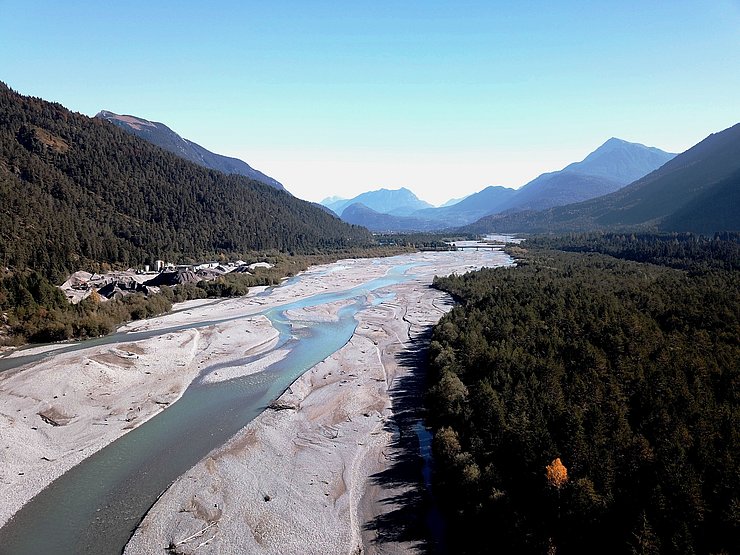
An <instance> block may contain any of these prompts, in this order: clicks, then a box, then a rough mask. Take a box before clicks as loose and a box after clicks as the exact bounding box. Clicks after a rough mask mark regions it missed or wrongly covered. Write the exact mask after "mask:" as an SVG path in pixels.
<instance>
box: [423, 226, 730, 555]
mask: <svg viewBox="0 0 740 555" xmlns="http://www.w3.org/2000/svg"><path fill="white" fill-rule="evenodd" d="M527 243H528V244H525V248H527V249H528V250H527V252H526V253H525V254H524V257H523V259H522V260H520V264H519V267H517V268H514V269H503V268H502V269H484V270H482V271H480V272H475V273H470V274H466V275H463V276H452V277H450V278H441V279H437V280H435V285H436V286H437V287H439V288H440V289H443V290H445V291H448V292H450V293H451V294H453V295H454V296H455V297H456V298H457V299H458V301H459V303H460V304H459V306H457V307H456V308H454V309H453V310H452V311H451V312H450V313H449V314H448V315H447V316H445V317H444V318H443V319H442V320H441V321H440V323H439V324H438V325H437V326H436V328H435V331H434V335H433V341H432V344H431V349H430V356H431V368H432V371H431V372H432V375H431V381H430V387H429V390H428V396H427V399H428V407H429V415H430V421H431V423H432V425H433V427H434V429H435V439H434V448H435V455H436V459H435V461H436V467H437V472H436V483H437V486H438V489H437V491H438V492H439V493H440V495H441V496H442V499H443V505H444V506H445V507H446V509H447V514H448V516H449V518H450V530H451V531H450V536H451V537H450V538H449V544H450V545H455V546H456V550H458V546H459V552H461V553H488V552H492V551H500V552H502V553H515V552H516V553H546V552H554V550H556V551H557V552H558V553H595V552H598V553H677V554H678V553H730V552H733V550H734V549H736V546H738V545H740V537H739V536H738V527H737V523H738V521H739V520H740V499H739V498H738V495H739V492H740V402H739V401H740V398H739V396H740V393H739V390H738V386H740V345H739V343H738V337H740V321H739V318H740V316H739V313H740V275H739V274H738V272H737V268H738V265H737V263H738V257H737V253H738V241H737V236H727V237H716V238H714V239H712V240H702V239H700V238H696V237H694V238H690V237H689V238H686V237H682V238H679V237H677V236H674V237H665V236H663V237H656V236H652V237H651V236H641V237H635V236H629V235H628V236H614V235H610V236H602V237H599V236H595V235H590V236H570V237H567V238H539V239H534V240H531V241H528V242H527ZM532 244H535V245H540V247H537V248H532V247H531V246H530V245H532ZM544 246H547V247H549V248H548V249H544V248H542V247H544ZM566 248H567V249H568V250H570V251H576V252H562V251H559V250H554V249H566ZM603 253H608V254H603ZM624 259H633V260H634V259H637V260H641V262H635V261H633V260H624ZM655 263H660V264H668V265H670V266H671V267H667V266H665V265H656V264H655ZM677 268H682V269H677ZM733 546H735V547H733ZM494 547H495V549H494Z"/></svg>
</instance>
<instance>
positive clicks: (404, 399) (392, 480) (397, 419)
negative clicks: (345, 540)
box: [364, 326, 444, 554]
mask: <svg viewBox="0 0 740 555" xmlns="http://www.w3.org/2000/svg"><path fill="white" fill-rule="evenodd" d="M431 334H432V327H431V326H429V327H427V328H425V329H424V330H422V332H421V333H419V334H417V335H416V336H415V338H414V339H413V340H411V341H409V342H408V343H407V344H406V347H405V348H403V349H402V350H401V351H399V352H398V353H397V354H396V360H397V361H398V364H399V366H401V367H405V368H407V369H408V370H409V371H408V372H407V373H406V374H405V375H403V376H400V377H398V378H396V379H395V381H394V383H393V386H392V388H391V390H390V393H391V395H392V406H393V416H392V417H391V418H389V419H388V421H387V422H386V424H385V429H386V430H387V431H390V432H392V433H393V440H392V442H391V447H390V449H389V450H388V451H387V452H386V453H385V455H386V457H387V458H388V460H389V461H391V464H390V466H389V467H388V468H387V469H386V470H384V471H382V472H379V473H377V474H373V475H372V476H371V477H370V480H371V483H372V484H374V485H376V486H378V487H380V488H382V491H383V494H382V495H381V497H380V500H379V502H380V503H382V504H383V505H389V506H391V507H392V508H391V509H390V510H389V511H388V512H386V513H384V514H381V515H378V516H377V517H375V518H374V519H372V520H371V521H369V522H367V523H366V524H365V525H364V529H365V530H369V531H374V532H375V534H376V537H375V538H374V539H373V540H372V543H373V544H375V545H376V546H377V547H378V548H379V549H380V550H383V551H385V548H386V547H387V548H391V546H390V545H385V546H384V545H383V544H390V543H395V542H410V543H412V544H414V551H415V552H416V553H425V554H427V553H428V554H439V553H443V552H444V548H443V545H442V535H441V534H442V530H441V528H442V523H441V522H440V519H439V517H438V513H437V511H436V508H435V507H434V505H433V503H432V499H431V495H430V492H429V491H428V490H427V488H426V487H425V484H424V478H423V471H424V467H425V463H424V460H423V458H422V456H421V454H420V451H419V436H418V435H417V428H418V426H419V425H420V422H421V419H422V417H423V416H424V411H423V405H424V402H423V394H424V389H425V385H426V377H427V353H428V346H429V341H430V339H431ZM390 551H391V552H393V551H394V550H393V549H390Z"/></svg>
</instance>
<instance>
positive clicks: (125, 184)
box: [0, 83, 375, 282]
mask: <svg viewBox="0 0 740 555" xmlns="http://www.w3.org/2000/svg"><path fill="white" fill-rule="evenodd" d="M0 218H2V222H3V225H2V226H0V268H6V267H7V268H11V269H16V270H24V269H27V268H30V269H32V270H34V271H37V272H39V273H41V274H42V275H44V276H46V277H48V278H50V279H51V280H52V281H56V282H61V281H63V279H64V278H65V277H66V276H67V275H68V274H70V273H72V272H73V271H75V270H78V269H81V268H88V269H92V270H96V271H97V270H98V269H100V267H101V266H102V265H112V266H116V267H123V268H128V267H138V266H142V265H144V264H153V262H154V260H157V259H161V260H168V261H170V262H174V263H189V262H195V261H202V260H207V259H212V258H214V257H216V256H218V255H224V256H229V257H233V259H236V258H240V257H243V256H244V255H245V254H246V253H249V252H251V251H269V250H276V251H279V252H283V253H290V254H318V253H325V252H330V251H333V250H342V249H347V248H356V247H362V246H371V245H374V244H375V241H374V239H373V237H372V235H371V234H370V233H369V232H368V231H367V230H366V229H364V228H360V227H357V226H350V225H348V224H345V223H344V222H342V221H341V220H339V219H338V218H336V217H334V216H332V215H330V214H328V213H326V212H325V211H324V210H322V209H321V208H318V207H316V206H314V205H312V204H311V203H308V202H305V201H303V200H300V199H297V198H295V197H293V196H292V195H290V194H289V193H287V192H285V191H278V190H276V189H274V188H272V187H269V186H267V185H264V184H262V183H259V182H256V181H252V180H250V179H248V178H246V177H243V176H238V175H225V174H223V173H221V172H218V171H215V170H208V169H205V168H202V167H200V166H197V165H195V164H193V163H191V162H188V161H186V160H183V159H181V158H179V157H177V156H175V155H174V154H172V153H170V152H167V151H165V150H163V149H161V148H159V147H156V146H154V145H152V144H150V143H148V142H146V141H145V140H143V139H139V138H137V137H134V136H132V135H130V134H128V133H126V132H124V131H123V130H121V129H119V128H117V127H116V126H114V125H113V124H111V123H109V122H107V121H105V120H101V119H99V118H88V117H86V116H83V115H81V114H76V113H73V112H70V111H69V110H67V109H65V108H64V107H63V106H61V105H60V104H54V103H50V102H46V101H44V100H41V99H38V98H32V97H27V96H22V95H19V94H18V93H16V92H14V91H12V90H11V89H10V88H8V87H7V86H6V85H4V84H2V83H0Z"/></svg>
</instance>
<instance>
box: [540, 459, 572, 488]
mask: <svg viewBox="0 0 740 555" xmlns="http://www.w3.org/2000/svg"><path fill="white" fill-rule="evenodd" d="M545 476H546V477H547V483H548V484H550V485H551V486H552V487H554V488H556V489H558V490H559V489H560V488H562V487H563V486H564V485H565V483H566V482H567V481H568V469H567V468H565V465H564V464H563V462H562V461H561V460H560V457H558V458H557V459H555V460H554V461H552V462H551V463H550V464H548V465H547V466H546V467H545Z"/></svg>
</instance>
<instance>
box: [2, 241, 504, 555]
mask: <svg viewBox="0 0 740 555" xmlns="http://www.w3.org/2000/svg"><path fill="white" fill-rule="evenodd" d="M401 258H402V260H401ZM505 260H507V257H505V255H503V254H502V253H490V252H482V251H481V252H475V251H473V252H466V253H454V252H449V253H419V254H416V255H406V256H404V257H396V259H380V261H377V260H376V261H373V260H345V261H340V262H338V263H335V264H332V265H328V266H322V267H316V268H312V269H311V270H309V271H307V272H305V273H303V274H302V275H301V278H300V279H299V280H294V281H291V282H288V283H286V284H285V285H283V286H281V287H278V288H276V289H274V290H272V291H271V293H270V294H269V295H267V296H261V295H259V294H257V293H258V291H255V292H254V293H252V294H250V295H249V296H247V297H244V298H240V299H230V300H226V301H220V302H217V303H213V302H212V301H209V302H204V301H192V302H191V303H190V304H187V303H186V306H179V307H178V310H177V311H176V312H175V313H172V314H169V315H166V316H163V317H159V318H155V319H152V320H147V321H143V322H134V323H132V324H129V325H128V326H127V327H126V330H127V331H130V332H153V336H152V337H149V338H147V339H142V340H138V341H135V342H132V341H125V340H124V341H122V342H120V343H114V344H108V345H104V346H98V347H91V348H89V349H84V350H78V351H74V352H68V353H58V354H56V355H54V354H52V355H51V356H49V357H48V358H46V359H44V360H43V361H41V362H39V363H35V364H33V365H29V366H27V367H22V368H20V369H18V370H11V371H7V372H4V373H2V374H0V399H2V405H1V406H2V408H1V409H0V431H2V435H1V436H0V437H1V439H0V461H2V465H0V468H1V470H0V482H1V483H2V488H0V491H2V493H0V523H4V522H6V521H7V520H8V518H10V517H11V515H12V514H14V513H15V512H16V511H17V510H18V509H19V508H20V507H21V506H22V505H23V504H24V503H25V502H26V501H28V500H29V499H30V498H31V497H33V496H34V495H35V494H36V493H38V492H39V491H40V490H41V489H43V488H44V487H45V486H46V485H48V484H49V483H50V482H51V481H52V480H54V479H55V478H57V477H58V476H60V475H61V474H62V473H64V472H65V471H66V470H67V469H69V468H71V467H72V466H74V465H75V464H77V463H78V462H80V461H81V460H83V459H84V458H86V457H88V456H90V455H91V454H92V453H94V452H96V451H97V450H99V449H101V448H102V447H104V446H105V445H106V444H108V443H110V442H112V441H114V440H115V439H116V438H118V437H120V436H121V435H123V434H125V433H126V432H127V431H128V430H130V429H132V428H134V427H136V426H138V425H140V424H141V423H143V422H144V421H146V420H147V419H148V418H151V417H152V416H153V415H155V414H157V413H158V412H160V411H161V410H163V409H164V408H165V407H166V406H167V405H168V404H171V403H172V402H174V401H175V400H177V399H178V398H179V397H180V396H181V395H182V393H183V392H184V390H185V389H186V388H187V386H188V385H189V384H190V383H191V382H192V381H193V380H195V379H198V378H199V376H200V377H201V378H205V379H207V380H209V381H214V380H220V379H230V378H232V377H235V375H236V374H235V372H236V373H237V374H238V375H244V374H246V373H253V372H259V371H260V370H262V369H263V368H264V367H265V365H266V363H267V362H269V361H270V360H273V359H277V357H280V356H281V353H280V349H277V350H272V349H273V347H274V345H275V343H276V342H277V339H278V333H277V330H276V329H275V328H273V327H272V325H271V324H270V322H269V320H267V318H265V317H264V316H259V315H256V314H257V313H258V312H261V311H263V310H264V309H265V308H267V307H269V306H276V305H280V304H284V303H286V302H290V301H293V300H296V299H300V298H305V297H306V296H310V295H314V294H317V293H321V292H324V291H332V292H335V291H338V290H343V289H348V288H350V287H353V286H355V285H358V284H360V283H363V282H366V281H367V280H369V279H372V278H374V277H381V276H383V275H385V273H386V272H387V271H388V269H389V268H390V267H392V266H394V265H397V264H399V263H414V264H419V265H421V266H420V267H419V268H416V269H415V270H414V274H415V276H416V277H415V279H414V280H413V281H410V282H407V283H403V284H400V285H396V286H393V287H392V288H389V290H390V291H392V292H393V293H394V294H395V297H393V298H392V299H385V300H383V301H382V302H381V303H380V304H377V305H375V306H372V305H368V306H367V307H366V308H365V309H363V310H361V311H360V312H359V313H358V315H357V319H358V320H359V325H358V327H357V329H356V331H355V334H354V336H353V337H352V339H351V340H350V341H349V343H347V344H346V345H345V347H343V348H342V349H340V350H339V351H337V352H336V353H334V354H333V355H331V356H330V357H328V358H327V359H325V360H324V361H323V362H321V363H320V364H318V365H316V366H315V367H314V368H312V369H311V370H309V371H308V372H306V373H305V374H304V375H303V376H301V377H300V378H299V379H298V380H296V381H295V382H294V383H293V384H292V385H291V387H290V388H289V389H288V390H287V391H286V392H285V393H284V394H283V395H282V396H281V397H280V398H279V399H278V400H277V402H276V403H275V404H274V405H273V408H271V409H269V410H267V411H265V412H263V413H262V414H261V415H260V416H258V417H257V418H256V419H255V420H253V421H252V422H251V423H250V424H249V425H248V426H247V427H246V428H244V429H243V430H242V431H241V432H240V433H239V434H237V435H236V436H235V437H233V438H232V439H231V440H230V441H229V442H228V443H227V444H226V445H224V446H223V447H221V448H220V449H216V450H214V451H213V452H212V453H211V454H210V455H209V456H208V457H206V458H205V459H204V460H202V461H201V462H200V463H199V464H197V465H196V466H195V467H193V468H192V469H191V470H190V471H189V472H187V473H186V474H185V475H183V476H182V477H181V478H180V479H178V480H177V481H176V482H175V483H174V484H173V485H172V486H171V487H170V488H169V489H168V491H167V492H166V493H165V494H164V495H163V496H162V497H161V499H160V500H159V501H158V502H157V503H156V504H155V506H154V507H153V508H152V510H151V511H150V512H149V514H148V515H147V517H146V518H145V519H144V521H143V522H142V524H141V526H140V527H139V529H138V531H137V532H136V534H135V535H134V537H133V538H132V540H131V542H130V544H129V546H128V548H127V551H126V553H156V552H163V550H164V549H165V548H166V547H167V546H169V545H170V544H173V545H175V546H176V547H177V550H178V551H176V552H182V553H188V552H192V551H195V549H197V552H198V553H209V552H210V553H216V552H222V553H223V552H249V553H330V552H331V553H341V552H346V553H356V552H358V550H360V549H361V550H362V552H365V553H367V552H370V553H372V552H380V551H381V550H382V552H388V551H389V550H390V551H394V550H395V551H399V552H401V551H408V550H410V549H412V548H413V546H414V545H415V541H413V540H411V541H409V540H408V539H407V538H403V537H400V538H399V537H397V536H394V535H393V534H391V535H390V536H388V537H392V538H393V541H386V540H387V539H388V537H386V536H385V535H384V534H383V530H382V529H381V528H382V527H381V526H380V525H379V524H378V523H382V518H379V517H381V516H382V514H383V513H389V512H391V511H393V510H394V509H395V508H397V504H396V503H394V502H393V501H392V499H391V497H393V498H395V499H401V498H403V495H402V494H403V489H404V487H403V486H400V485H399V484H397V483H390V485H389V484H388V483H385V484H384V483H383V480H382V479H381V476H382V473H383V472H384V471H386V470H388V468H389V467H391V466H392V465H393V464H394V463H395V462H397V459H398V457H399V456H401V454H400V453H399V452H398V449H394V444H395V443H396V441H397V439H398V430H397V429H394V426H395V424H394V418H393V416H394V415H393V407H394V405H395V401H396V399H394V397H395V396H396V395H398V394H399V393H397V391H398V390H397V385H398V383H399V379H401V378H402V377H403V376H405V375H407V374H408V373H409V372H410V371H411V366H412V365H410V364H408V363H405V362H404V360H405V358H404V357H405V355H404V352H405V351H406V350H407V349H410V348H411V346H412V340H413V339H414V337H415V336H417V335H418V334H419V333H422V332H423V331H424V330H426V329H428V328H429V326H431V325H432V324H433V323H434V322H436V321H437V320H438V319H439V318H440V317H441V315H442V314H443V313H444V312H445V311H446V310H447V309H448V308H449V304H448V301H447V297H446V295H444V294H442V293H440V292H438V291H436V290H433V289H431V288H430V287H429V284H430V283H431V280H432V277H433V276H434V274H440V275H442V274H448V273H451V272H453V271H456V272H464V271H467V270H469V269H472V268H476V267H480V266H483V265H488V266H491V265H495V264H496V265H497V264H501V263H503V262H505ZM341 305H342V303H334V304H330V305H322V306H320V307H314V308H308V309H300V310H297V311H296V312H297V313H300V314H293V315H292V316H293V317H295V318H297V319H300V320H303V321H305V320H310V319H314V320H319V321H321V320H322V319H327V318H333V317H334V316H335V314H336V311H337V310H338V309H339V308H340V307H341ZM288 317H289V318H291V314H290V313H289V314H288ZM230 318H236V319H233V320H229V319H230ZM204 322H205V323H206V324H207V323H208V322H216V323H213V324H210V325H203V323H204ZM158 331H159V332H161V333H157V332H158ZM47 348H48V347H47ZM22 353H26V354H27V353H28V351H22V352H19V353H14V355H13V356H15V355H19V354H22ZM259 353H265V354H266V359H263V360H262V361H260V360H257V361H255V362H253V363H251V364H247V365H239V367H238V368H239V369H238V370H235V367H233V366H232V368H230V369H228V370H226V369H224V370H219V371H216V372H211V373H210V374H208V375H207V376H202V375H201V374H202V372H201V370H202V369H204V368H206V367H211V366H213V365H214V364H217V363H228V362H229V361H235V360H237V359H243V358H244V357H245V356H252V355H258V354H259ZM223 366H224V367H228V364H223ZM405 487H407V488H411V487H412V486H410V485H409V486H405ZM394 488H395V489H394ZM399 488H400V489H399ZM373 523H375V524H373ZM204 529H205V531H203V532H202V533H199V532H201V531H202V530H204ZM191 536H192V537H191Z"/></svg>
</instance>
